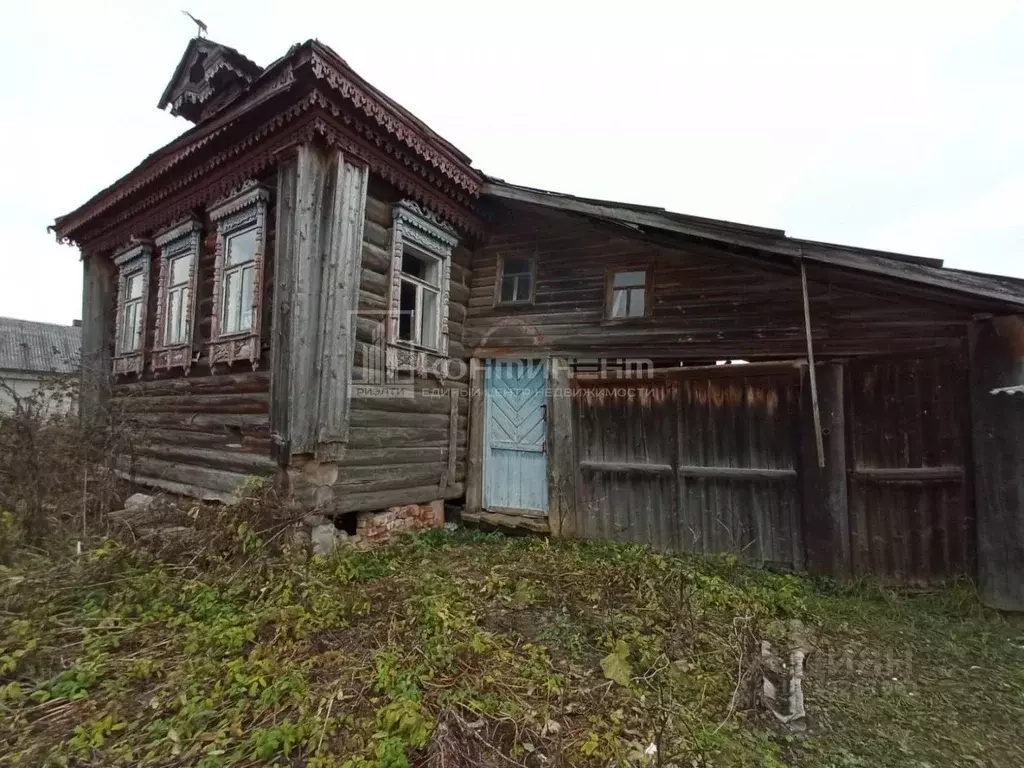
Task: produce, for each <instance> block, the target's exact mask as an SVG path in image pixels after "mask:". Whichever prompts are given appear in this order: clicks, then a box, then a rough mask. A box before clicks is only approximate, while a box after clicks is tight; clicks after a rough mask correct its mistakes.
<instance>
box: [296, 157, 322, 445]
mask: <svg viewBox="0 0 1024 768" xmlns="http://www.w3.org/2000/svg"><path fill="white" fill-rule="evenodd" d="M296 164H297V180H296V193H295V224H294V226H293V227H292V230H291V235H292V244H291V246H290V248H291V250H292V252H293V253H294V257H293V259H292V285H291V298H290V303H291V312H292V317H291V329H290V331H291V340H290V346H291V361H290V369H289V374H290V375H289V379H288V432H289V438H290V441H291V453H292V454H293V455H294V454H297V453H312V452H313V450H314V448H315V447H316V436H317V425H316V420H317V407H318V404H319V399H320V377H319V376H318V374H317V365H318V362H319V357H318V354H317V353H318V351H319V350H318V347H317V336H318V332H319V323H320V280H321V271H322V270H321V253H322V249H321V245H320V235H321V230H322V226H321V225H322V222H323V203H324V199H323V198H324V194H323V192H324V184H325V180H326V174H327V160H326V158H325V157H324V156H323V155H322V154H321V153H320V152H319V151H318V150H317V149H316V148H314V147H313V146H312V145H308V144H303V145H301V146H299V147H298V150H297V160H296Z"/></svg>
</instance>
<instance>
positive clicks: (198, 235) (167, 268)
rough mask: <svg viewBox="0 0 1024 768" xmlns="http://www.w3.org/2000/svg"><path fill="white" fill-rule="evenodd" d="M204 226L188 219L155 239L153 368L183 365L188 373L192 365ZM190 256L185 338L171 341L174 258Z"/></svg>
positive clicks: (151, 363)
mask: <svg viewBox="0 0 1024 768" xmlns="http://www.w3.org/2000/svg"><path fill="white" fill-rule="evenodd" d="M202 228H203V225H202V224H201V223H200V222H199V221H197V220H195V219H188V220H187V221H183V222H181V223H180V224H177V225H176V226H174V227H171V228H170V229H169V230H167V231H166V232H164V233H162V234H161V235H159V236H158V237H157V238H156V241H155V242H156V245H157V248H159V249H160V260H159V262H158V264H159V272H158V273H157V274H158V277H157V286H158V291H157V299H156V323H155V342H154V344H153V354H152V356H151V358H150V366H151V367H152V368H153V370H159V369H162V368H168V369H170V368H182V369H183V370H184V372H185V373H186V374H187V373H188V372H189V369H190V368H191V367H192V345H193V337H194V334H195V315H196V312H195V310H196V288H197V285H198V282H199V280H198V275H199V255H200V254H199V246H200V243H201V242H202ZM186 256H188V257H191V264H190V266H189V271H188V279H187V281H186V282H185V284H184V286H183V288H184V290H185V291H188V301H187V302H185V306H183V307H182V309H181V311H182V314H183V316H184V318H185V338H184V339H182V340H181V341H175V342H173V343H168V341H167V332H168V329H169V326H168V322H169V318H168V316H169V313H170V309H171V308H170V290H171V284H170V283H171V277H172V265H173V263H174V261H175V260H177V259H180V258H182V257H186Z"/></svg>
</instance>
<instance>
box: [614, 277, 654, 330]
mask: <svg viewBox="0 0 1024 768" xmlns="http://www.w3.org/2000/svg"><path fill="white" fill-rule="evenodd" d="M646 314H647V271H646V270H635V271H630V272H616V273H614V274H613V275H612V278H611V281H610V283H609V287H608V318H609V319H611V320H625V319H629V318H637V317H644V316H645V315H646Z"/></svg>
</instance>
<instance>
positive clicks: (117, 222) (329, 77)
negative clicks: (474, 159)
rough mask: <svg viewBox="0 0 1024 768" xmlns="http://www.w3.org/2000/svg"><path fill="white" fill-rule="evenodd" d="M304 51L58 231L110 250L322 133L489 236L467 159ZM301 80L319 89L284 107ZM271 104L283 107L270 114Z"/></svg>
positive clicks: (315, 53) (477, 178) (449, 216)
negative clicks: (476, 206) (477, 212)
mask: <svg viewBox="0 0 1024 768" xmlns="http://www.w3.org/2000/svg"><path fill="white" fill-rule="evenodd" d="M301 48H302V47H300V49H301ZM300 49H296V50H294V51H292V52H289V56H288V57H286V59H285V60H284V61H282V62H280V63H279V64H277V65H276V68H274V67H272V68H270V69H268V70H267V71H265V72H264V74H263V75H261V76H260V77H259V78H258V79H257V80H256V81H255V82H254V83H253V84H252V85H251V86H250V90H249V91H248V92H247V93H246V95H245V97H244V98H243V99H242V100H240V101H238V102H236V103H235V104H232V105H231V106H228V107H227V108H226V109H225V110H224V112H222V113H220V114H218V115H217V116H216V118H214V119H212V120H210V121H208V122H204V123H203V124H202V125H200V126H199V128H197V130H196V131H195V132H194V134H193V135H191V136H189V137H188V139H187V140H185V139H183V140H180V141H178V142H175V144H172V145H170V146H169V147H167V148H166V149H165V150H161V152H160V153H158V155H157V156H155V159H154V160H151V161H147V162H146V163H144V164H143V165H142V166H140V167H139V168H137V169H136V170H135V171H133V172H132V173H130V174H129V175H128V176H126V177H125V178H124V179H122V180H121V181H120V182H118V184H116V185H115V186H114V187H113V188H112V189H111V190H110V191H109V192H106V193H104V194H103V195H101V196H98V197H97V198H96V199H95V200H94V201H91V202H90V203H88V204H86V205H84V206H82V208H80V209H79V210H77V211H75V212H73V213H72V214H69V215H68V216H66V217H63V218H62V219H61V220H60V221H58V223H57V225H56V230H57V233H58V236H59V237H60V238H62V239H63V240H64V241H66V242H74V243H76V244H78V245H81V246H83V247H87V249H89V250H106V249H108V248H111V247H116V245H117V244H118V243H121V242H124V241H125V239H127V237H128V236H129V235H131V234H133V233H150V232H156V231H159V230H161V229H163V228H165V227H167V226H169V225H170V224H171V223H172V222H174V221H176V220H180V219H182V218H183V217H185V216H187V215H189V213H190V212H191V211H192V210H195V209H197V208H203V207H206V206H208V205H210V203H211V201H212V200H215V199H217V198H218V197H220V196H221V195H223V194H225V193H226V192H227V191H228V190H229V189H231V188H232V187H233V186H235V185H237V184H238V183H240V182H241V181H244V180H245V179H247V178H255V177H258V176H259V175H260V174H262V173H263V172H264V171H265V170H266V169H269V168H272V167H274V166H275V164H276V162H277V158H278V156H279V154H280V153H281V152H283V151H286V150H287V149H288V148H289V147H291V146H294V145H295V144H298V143H301V142H305V141H312V140H314V139H315V138H319V139H321V140H322V141H324V142H325V143H326V144H328V145H329V146H334V147H337V148H339V149H341V150H342V151H343V152H345V154H346V155H349V156H353V157H355V158H358V159H359V160H361V161H363V162H364V163H366V164H367V165H368V166H369V168H370V171H371V172H372V173H374V174H377V175H379V176H381V177H383V178H384V179H385V180H387V181H388V182H389V183H391V184H393V185H394V186H395V187H397V188H398V189H399V190H401V191H402V192H403V193H404V194H406V195H408V196H409V198H410V199H413V200H416V201H417V202H418V203H420V204H421V205H423V206H425V207H427V208H429V209H430V210H432V211H434V212H436V213H439V214H440V215H441V216H442V217H443V218H444V219H445V220H447V221H449V222H453V223H454V224H456V225H457V226H458V227H459V230H460V231H462V232H466V233H470V234H480V233H481V232H482V231H483V225H482V223H481V222H480V220H479V218H478V217H477V216H476V215H475V213H474V212H473V206H474V204H475V200H476V198H477V196H478V194H479V190H480V186H481V184H482V183H483V177H482V176H481V175H480V174H479V173H478V172H476V171H475V170H474V169H473V168H472V167H471V166H470V164H469V160H468V158H465V157H464V156H462V155H461V154H460V153H458V151H457V150H455V149H454V148H452V147H450V146H449V145H448V144H447V143H446V142H444V141H443V140H441V139H438V138H437V137H436V136H433V134H431V133H430V131H429V129H427V128H426V127H425V126H423V125H422V124H420V123H419V122H418V121H416V120H415V118H412V117H411V116H410V115H408V114H407V113H405V112H404V111H403V110H401V109H400V108H399V107H397V106H396V105H394V104H393V103H391V102H390V100H388V99H387V98H386V97H383V96H382V95H381V94H379V93H376V92H375V91H374V90H373V89H372V88H370V87H369V86H367V85H366V84H365V83H363V82H362V81H361V80H360V79H359V78H358V76H357V75H355V74H354V73H352V72H351V71H349V70H348V69H347V67H345V65H344V63H343V62H340V61H336V60H334V59H333V58H330V57H328V56H325V55H322V54H321V52H320V51H319V50H318V49H316V48H314V49H313V50H312V51H305V53H303V51H302V50H300ZM300 79H302V80H304V82H305V83H307V84H308V85H309V86H311V88H310V90H309V91H307V92H305V93H303V94H302V95H301V96H298V95H297V96H296V97H294V100H292V101H291V102H290V103H288V104H287V106H283V105H282V102H283V100H284V99H285V98H289V97H287V96H284V95H283V94H285V93H286V92H289V91H291V92H294V93H298V91H297V90H296V86H297V85H298V84H299V80H300ZM270 104H276V105H280V106H275V107H273V109H274V110H275V111H273V112H270V111H269V109H270V108H269V107H268V106H267V105H270ZM213 147H216V150H215V151H214V150H213V149H212V148H213Z"/></svg>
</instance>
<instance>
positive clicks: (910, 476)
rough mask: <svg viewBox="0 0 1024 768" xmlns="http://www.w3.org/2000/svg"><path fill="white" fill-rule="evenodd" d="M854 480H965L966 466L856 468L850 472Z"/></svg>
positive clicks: (889, 481)
mask: <svg viewBox="0 0 1024 768" xmlns="http://www.w3.org/2000/svg"><path fill="white" fill-rule="evenodd" d="M850 477H851V478H853V479H854V480H864V481H867V482H875V483H920V482H953V483H962V482H963V481H964V468H963V467H954V466H945V467H897V468H890V467H872V468H868V469H855V470H852V471H851V472H850Z"/></svg>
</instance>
